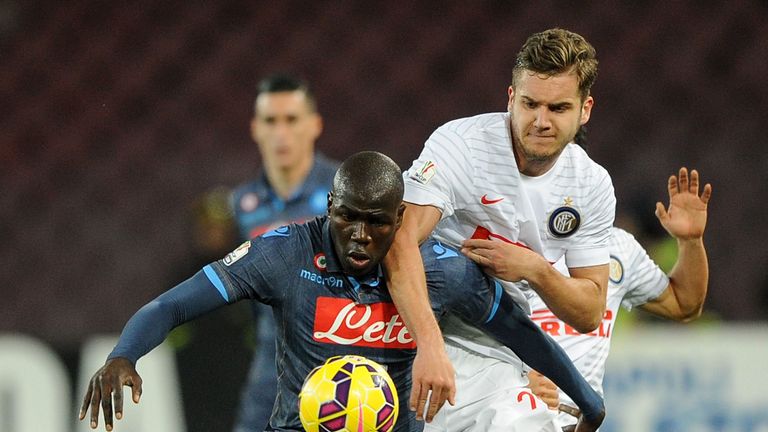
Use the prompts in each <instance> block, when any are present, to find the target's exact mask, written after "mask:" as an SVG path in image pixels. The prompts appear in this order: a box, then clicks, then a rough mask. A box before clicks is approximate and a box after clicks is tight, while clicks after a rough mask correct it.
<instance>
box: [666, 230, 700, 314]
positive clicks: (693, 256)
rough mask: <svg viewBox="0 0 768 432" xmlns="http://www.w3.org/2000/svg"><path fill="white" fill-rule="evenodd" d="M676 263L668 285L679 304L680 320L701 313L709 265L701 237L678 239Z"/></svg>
mask: <svg viewBox="0 0 768 432" xmlns="http://www.w3.org/2000/svg"><path fill="white" fill-rule="evenodd" d="M677 244H678V258H677V263H675V266H674V267H673V268H672V271H671V272H670V273H669V279H670V287H671V289H672V292H673V294H674V296H675V297H676V298H677V303H678V304H679V306H680V315H679V316H677V317H674V318H676V319H678V320H680V321H690V320H692V319H694V318H697V317H698V316H699V315H701V309H702V307H703V306H704V299H705V298H706V296H707V285H708V283H709V265H708V263H707V252H706V249H705V248H704V241H703V240H702V239H701V238H697V239H690V240H678V242H677Z"/></svg>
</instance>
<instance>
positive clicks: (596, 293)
mask: <svg viewBox="0 0 768 432" xmlns="http://www.w3.org/2000/svg"><path fill="white" fill-rule="evenodd" d="M600 267H603V266H600ZM589 269H590V272H592V269H597V268H592V267H590V268H589ZM571 271H572V272H574V273H576V272H578V271H579V269H572V270H571ZM605 279H606V281H605V283H606V286H607V274H606V277H605ZM526 280H528V282H529V283H530V284H531V286H532V287H533V288H534V290H536V292H537V293H538V294H539V296H540V297H541V299H542V300H544V303H546V305H547V307H549V309H550V310H551V311H552V313H554V314H555V315H556V316H557V317H558V318H560V319H561V320H563V322H565V323H566V324H568V325H570V326H571V327H573V328H574V329H576V330H577V331H579V332H581V333H588V332H591V331H593V330H594V329H596V328H597V327H598V326H599V325H600V322H601V320H602V318H603V314H604V313H605V301H606V300H605V293H606V290H605V288H604V287H601V286H600V285H599V284H598V283H597V282H595V281H594V280H593V279H590V278H584V277H578V276H573V277H566V276H563V275H562V274H561V273H560V272H558V271H557V270H555V268H554V267H552V266H551V265H549V264H547V265H546V266H537V271H535V272H532V273H531V274H530V275H529V276H528V277H526Z"/></svg>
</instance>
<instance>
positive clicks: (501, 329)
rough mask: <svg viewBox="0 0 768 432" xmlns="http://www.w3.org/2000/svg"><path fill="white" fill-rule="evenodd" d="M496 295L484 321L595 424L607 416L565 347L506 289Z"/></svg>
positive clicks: (492, 331) (600, 401)
mask: <svg viewBox="0 0 768 432" xmlns="http://www.w3.org/2000/svg"><path fill="white" fill-rule="evenodd" d="M497 291H500V296H499V297H498V298H497V299H496V302H497V303H496V304H498V308H497V309H496V310H495V312H492V315H491V316H490V317H488V318H487V319H486V321H485V322H484V323H483V324H482V325H481V326H482V328H483V329H484V330H485V331H486V332H487V333H488V334H490V335H491V336H493V337H494V338H495V339H497V340H498V341H499V342H501V343H503V344H504V345H506V346H507V347H509V348H510V349H511V350H512V351H514V352H515V354H517V355H518V357H520V360H522V361H523V362H525V363H526V364H527V365H528V366H530V367H532V368H533V369H536V370H538V371H540V372H541V373H543V374H544V375H546V376H547V377H549V378H550V379H551V380H552V381H553V382H554V383H555V384H556V385H557V386H559V387H560V388H561V389H563V391H564V392H565V393H566V394H567V395H568V396H570V397H571V399H573V401H574V402H575V403H576V405H577V406H578V407H579V409H580V410H581V412H582V415H583V416H584V417H585V419H586V420H588V423H586V424H589V425H594V426H595V428H597V426H599V425H600V423H602V421H603V418H604V417H605V405H604V403H603V398H602V397H600V395H599V394H598V393H597V392H596V391H595V390H594V389H593V388H592V387H591V386H590V385H589V383H587V381H586V380H585V379H584V377H583V376H582V375H581V373H579V371H578V370H577V369H576V367H575V366H574V365H573V362H572V361H571V359H570V358H569V357H568V355H567V354H566V353H565V351H564V350H563V349H562V348H561V347H560V346H559V345H558V344H557V343H556V342H555V341H554V340H552V338H550V337H549V336H547V335H546V334H545V333H544V332H543V331H541V329H540V328H539V326H537V325H536V323H534V322H533V321H532V320H531V319H530V317H529V316H528V315H527V314H526V313H525V312H524V311H523V310H522V308H520V306H518V305H517V303H515V301H514V300H513V299H512V297H511V296H510V295H509V294H508V293H506V292H505V291H504V290H497Z"/></svg>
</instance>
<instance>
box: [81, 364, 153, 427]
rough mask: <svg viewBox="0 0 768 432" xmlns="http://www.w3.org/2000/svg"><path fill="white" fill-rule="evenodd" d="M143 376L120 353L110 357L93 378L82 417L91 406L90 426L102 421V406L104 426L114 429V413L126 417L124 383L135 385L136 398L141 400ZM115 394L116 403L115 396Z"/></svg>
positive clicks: (118, 416)
mask: <svg viewBox="0 0 768 432" xmlns="http://www.w3.org/2000/svg"><path fill="white" fill-rule="evenodd" d="M141 383H142V381H141V377H140V376H139V374H138V372H136V368H134V366H133V363H131V362H130V360H128V359H125V358H122V357H117V358H112V359H109V360H107V362H106V363H105V364H104V366H102V367H101V369H99V370H98V371H96V373H95V374H94V375H93V377H92V378H91V381H90V382H89V383H88V390H87V391H86V393H85V398H83V405H82V406H81V407H80V420H83V419H84V418H85V416H86V414H87V412H88V408H89V407H90V409H91V429H96V428H97V427H98V425H99V406H101V408H102V411H103V412H104V427H105V429H106V430H108V431H111V430H112V427H113V422H112V417H113V411H114V417H115V418H117V419H118V420H120V419H121V418H122V417H123V386H129V387H131V388H132V394H133V397H132V399H133V402H134V403H139V399H140V398H141ZM113 398H114V407H113V406H112V400H113Z"/></svg>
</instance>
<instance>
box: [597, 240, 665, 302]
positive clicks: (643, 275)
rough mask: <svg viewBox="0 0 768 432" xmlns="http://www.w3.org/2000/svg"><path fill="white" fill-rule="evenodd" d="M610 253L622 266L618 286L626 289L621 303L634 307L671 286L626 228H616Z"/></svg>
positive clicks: (653, 297)
mask: <svg viewBox="0 0 768 432" xmlns="http://www.w3.org/2000/svg"><path fill="white" fill-rule="evenodd" d="M611 255H613V257H614V258H615V259H616V260H618V262H619V265H620V267H621V269H622V272H621V279H620V280H619V281H618V282H619V285H620V286H621V287H622V288H623V289H624V290H625V294H624V298H623V300H622V301H621V305H622V306H623V307H624V308H625V309H627V310H631V309H632V308H633V307H635V306H640V305H643V304H645V303H647V302H648V301H650V300H653V299H655V298H657V297H659V296H660V295H661V294H662V293H663V292H664V291H665V290H666V289H667V287H668V286H669V277H668V276H667V275H666V273H664V271H663V270H662V269H661V268H660V267H659V266H658V265H657V264H656V263H655V262H654V261H653V259H651V257H650V256H648V253H647V252H646V251H645V249H644V248H643V247H642V246H641V245H640V243H638V241H637V240H636V239H635V238H634V237H633V236H632V235H631V234H629V233H627V232H626V231H622V230H619V229H614V230H613V239H612V240H611ZM613 282H614V283H615V282H617V281H613Z"/></svg>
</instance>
